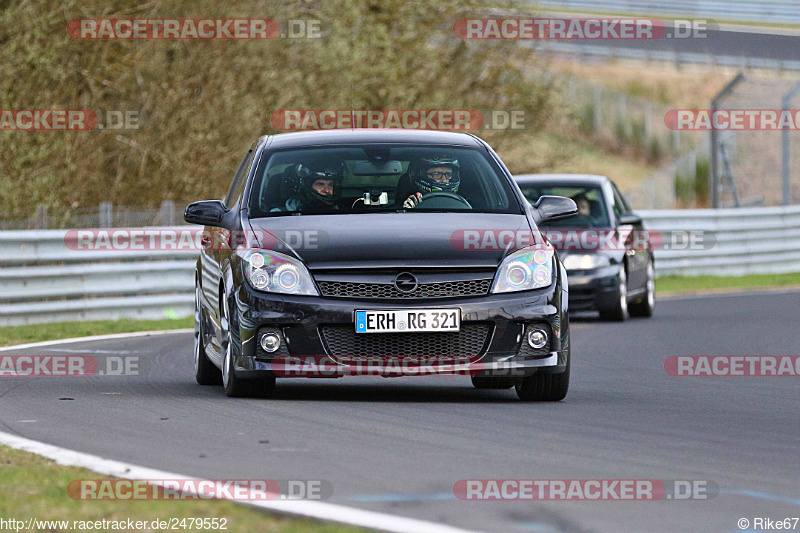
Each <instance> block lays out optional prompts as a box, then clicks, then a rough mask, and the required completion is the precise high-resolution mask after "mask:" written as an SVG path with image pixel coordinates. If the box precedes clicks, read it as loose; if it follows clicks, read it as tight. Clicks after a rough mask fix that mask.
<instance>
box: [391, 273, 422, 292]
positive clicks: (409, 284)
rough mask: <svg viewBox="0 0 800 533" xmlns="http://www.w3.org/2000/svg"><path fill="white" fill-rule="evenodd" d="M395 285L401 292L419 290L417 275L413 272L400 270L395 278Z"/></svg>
mask: <svg viewBox="0 0 800 533" xmlns="http://www.w3.org/2000/svg"><path fill="white" fill-rule="evenodd" d="M394 286H395V287H397V290H398V291H400V292H405V293H410V292H414V291H415V290H417V277H416V276H415V275H414V274H412V273H411V272H400V273H399V274H398V275H397V276H395V278H394Z"/></svg>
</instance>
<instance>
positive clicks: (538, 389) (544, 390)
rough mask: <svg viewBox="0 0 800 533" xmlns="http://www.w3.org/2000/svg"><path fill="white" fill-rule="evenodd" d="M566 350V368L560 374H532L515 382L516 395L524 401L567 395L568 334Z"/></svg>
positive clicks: (565, 340)
mask: <svg viewBox="0 0 800 533" xmlns="http://www.w3.org/2000/svg"><path fill="white" fill-rule="evenodd" d="M564 344H565V345H566V351H567V368H566V370H564V372H562V373H561V374H539V373H536V374H533V375H532V376H527V377H524V378H522V379H520V380H518V381H516V382H515V384H514V387H515V388H516V390H517V396H518V397H519V399H520V400H522V401H525V402H558V401H561V400H563V399H564V398H565V397H566V396H567V391H568V390H569V369H570V366H571V364H572V350H571V349H570V347H569V334H567V337H566V339H564Z"/></svg>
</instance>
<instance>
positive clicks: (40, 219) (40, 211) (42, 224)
mask: <svg viewBox="0 0 800 533" xmlns="http://www.w3.org/2000/svg"><path fill="white" fill-rule="evenodd" d="M33 218H34V221H33V227H34V229H47V226H48V220H47V206H46V205H37V206H36V211H35V213H34V215H33Z"/></svg>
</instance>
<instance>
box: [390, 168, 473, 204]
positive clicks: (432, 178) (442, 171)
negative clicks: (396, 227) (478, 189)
mask: <svg viewBox="0 0 800 533" xmlns="http://www.w3.org/2000/svg"><path fill="white" fill-rule="evenodd" d="M410 170H411V172H409V174H410V176H411V179H413V180H414V186H415V187H416V189H417V192H415V193H413V194H412V195H410V196H409V197H408V198H406V200H405V202H403V207H404V208H406V209H413V208H415V207H417V205H419V203H420V202H421V201H422V197H423V195H425V194H429V193H432V192H451V193H457V192H458V186H459V185H460V184H461V178H460V177H459V175H458V159H452V158H449V157H426V158H422V159H420V160H419V161H418V162H417V164H416V165H413V166H412V168H411V169H410Z"/></svg>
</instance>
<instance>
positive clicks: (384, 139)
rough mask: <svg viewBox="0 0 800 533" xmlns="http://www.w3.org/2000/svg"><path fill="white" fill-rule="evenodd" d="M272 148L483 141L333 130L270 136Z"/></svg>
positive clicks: (428, 133) (446, 134)
mask: <svg viewBox="0 0 800 533" xmlns="http://www.w3.org/2000/svg"><path fill="white" fill-rule="evenodd" d="M269 139H270V141H271V142H270V144H269V148H270V149H283V148H300V147H303V146H319V145H336V144H372V143H376V144H382V143H414V144H445V145H452V146H466V147H473V148H476V147H480V146H482V143H481V141H480V140H479V139H478V138H477V137H475V136H474V135H471V134H469V133H460V132H451V131H432V130H408V129H390V128H387V129H379V128H372V129H370V128H363V129H339V130H335V129H331V130H313V131H298V132H292V133H278V134H276V135H272V136H270V137H269Z"/></svg>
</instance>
